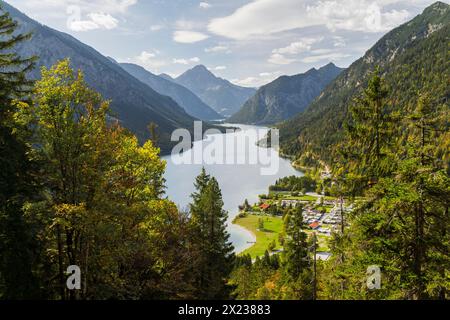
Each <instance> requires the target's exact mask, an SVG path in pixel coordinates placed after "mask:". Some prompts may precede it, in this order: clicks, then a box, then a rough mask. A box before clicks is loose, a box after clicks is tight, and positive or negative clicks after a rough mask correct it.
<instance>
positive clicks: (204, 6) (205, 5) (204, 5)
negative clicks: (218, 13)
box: [199, 2, 211, 9]
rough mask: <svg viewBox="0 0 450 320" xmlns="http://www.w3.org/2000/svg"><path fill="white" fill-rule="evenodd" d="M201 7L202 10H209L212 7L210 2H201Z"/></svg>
mask: <svg viewBox="0 0 450 320" xmlns="http://www.w3.org/2000/svg"><path fill="white" fill-rule="evenodd" d="M199 7H200V8H202V9H209V8H211V5H210V4H209V3H208V2H200V4H199Z"/></svg>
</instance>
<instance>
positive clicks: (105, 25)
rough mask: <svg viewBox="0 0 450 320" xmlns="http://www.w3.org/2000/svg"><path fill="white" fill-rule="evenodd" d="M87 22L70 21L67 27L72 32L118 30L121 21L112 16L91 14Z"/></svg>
mask: <svg viewBox="0 0 450 320" xmlns="http://www.w3.org/2000/svg"><path fill="white" fill-rule="evenodd" d="M87 18H88V19H86V20H78V19H70V20H68V22H67V27H68V28H69V29H70V30H72V31H79V32H83V31H90V30H96V29H106V30H111V29H115V28H117V26H118V25H119V21H118V20H117V19H116V18H114V17H113V16H112V15H110V14H106V13H89V14H88V15H87Z"/></svg>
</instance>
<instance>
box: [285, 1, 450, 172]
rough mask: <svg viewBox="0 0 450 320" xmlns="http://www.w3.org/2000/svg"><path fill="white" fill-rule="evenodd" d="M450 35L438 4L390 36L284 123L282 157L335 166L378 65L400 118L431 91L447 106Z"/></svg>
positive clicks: (449, 19)
mask: <svg viewBox="0 0 450 320" xmlns="http://www.w3.org/2000/svg"><path fill="white" fill-rule="evenodd" d="M449 33H450V6H449V5H448V4H445V3H442V2H437V3H435V4H434V5H432V6H430V7H428V8H427V9H426V10H425V11H424V12H423V13H422V14H421V15H419V16H417V17H416V18H414V19H413V20H411V21H410V22H407V23H405V24H404V25H402V26H400V27H398V28H396V29H394V30H392V31H391V32H389V33H388V34H386V35H385V36H384V37H383V38H382V39H380V40H379V41H378V42H377V43H376V44H375V45H374V46H373V47H372V48H371V49H370V50H368V51H367V53H366V54H365V55H364V57H362V58H360V59H359V60H357V61H355V62H354V63H353V64H352V65H351V66H350V67H349V68H348V69H346V70H345V71H343V72H342V73H341V74H340V75H339V76H338V78H337V79H336V80H335V81H334V82H332V83H331V84H330V85H329V86H328V87H327V88H326V89H325V90H324V92H323V93H322V94H321V95H320V97H319V98H318V99H316V100H315V101H314V102H313V103H312V104H311V105H310V106H309V108H308V109H307V110H306V111H305V112H303V113H301V114H299V115H298V116H296V117H294V118H292V119H290V120H288V121H286V122H285V123H282V124H281V125H280V147H281V151H282V153H284V154H285V155H288V156H290V157H294V158H296V159H298V160H299V163H300V164H304V165H308V163H309V162H311V159H316V160H317V159H320V160H323V161H326V162H328V163H329V164H331V163H332V162H333V160H334V157H335V156H336V155H337V154H338V153H339V148H338V146H339V142H340V141H341V140H342V139H343V136H344V129H345V128H344V127H345V123H346V122H347V121H348V120H349V117H350V112H349V107H350V106H351V105H352V103H353V101H354V99H355V98H357V97H358V96H359V95H360V94H361V93H362V92H363V90H364V88H365V87H366V86H367V84H368V81H369V79H370V74H371V72H372V71H373V70H374V69H375V68H377V67H379V70H380V72H381V74H382V75H383V77H384V78H385V81H386V83H387V85H388V86H389V88H390V90H389V92H388V96H387V101H388V103H389V104H390V105H391V106H392V108H394V109H395V111H396V112H397V113H399V118H402V119H406V118H407V117H408V115H409V114H410V113H411V112H412V110H413V109H414V107H415V105H416V101H417V99H418V94H419V93H420V92H428V93H429V95H430V98H431V99H432V100H433V101H432V103H433V105H441V106H442V105H445V104H447V105H448V99H449V96H450V92H449V86H448V83H449V75H450V63H449V61H450V60H449V52H448V41H449V39H448V35H449ZM440 110H441V111H444V110H445V108H440ZM444 115H445V114H443V113H441V116H444ZM400 125H402V123H400ZM405 129H406V128H405ZM443 147H445V146H444V145H442V146H441V148H443ZM304 162H306V163H304Z"/></svg>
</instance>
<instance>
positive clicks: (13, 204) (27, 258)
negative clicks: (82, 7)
mask: <svg viewBox="0 0 450 320" xmlns="http://www.w3.org/2000/svg"><path fill="white" fill-rule="evenodd" d="M16 29H17V23H16V22H15V21H13V20H12V19H11V17H10V16H9V14H8V13H6V12H4V11H3V9H2V7H1V4H0V298H2V297H3V298H6V299H22V298H30V297H39V294H40V293H39V289H38V286H39V283H38V280H37V279H36V277H35V276H34V275H33V273H32V267H33V263H35V262H37V259H36V255H35V253H34V250H35V249H38V243H36V239H35V235H34V232H33V228H32V226H31V225H30V223H29V222H28V221H27V219H26V218H25V217H24V214H23V210H22V209H23V205H24V203H25V201H26V200H27V199H30V198H31V197H32V196H33V195H34V193H35V192H36V190H37V189H36V186H35V184H34V178H33V172H34V171H35V163H34V162H32V161H31V160H30V159H29V158H28V153H29V151H30V148H29V146H28V145H27V143H26V141H25V140H24V138H25V137H26V136H27V135H28V131H27V128H26V127H24V126H22V124H21V123H19V122H17V121H16V119H15V117H14V114H15V112H16V104H17V103H18V101H24V100H27V99H28V96H29V93H30V90H31V85H32V83H31V82H30V81H28V80H27V79H26V74H27V72H28V71H29V70H30V69H31V68H32V67H33V60H34V59H33V58H29V59H24V58H22V57H19V56H18V55H17V54H15V53H14V48H15V47H16V46H17V45H18V44H19V43H20V42H22V41H25V40H27V39H28V38H29V37H30V35H24V34H19V35H16V34H15V31H16Z"/></svg>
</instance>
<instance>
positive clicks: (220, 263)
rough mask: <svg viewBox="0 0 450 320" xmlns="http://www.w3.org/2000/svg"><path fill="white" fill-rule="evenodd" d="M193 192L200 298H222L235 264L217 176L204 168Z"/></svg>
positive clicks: (192, 205)
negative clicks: (213, 175) (211, 175)
mask: <svg viewBox="0 0 450 320" xmlns="http://www.w3.org/2000/svg"><path fill="white" fill-rule="evenodd" d="M195 187H196V192H195V193H194V194H193V195H192V198H193V203H192V204H191V215H192V224H193V230H194V234H195V235H196V236H195V237H194V243H195V244H194V246H195V247H196V248H197V253H198V256H197V259H196V260H197V261H196V268H195V270H194V272H195V274H196V275H197V276H196V278H197V280H196V286H197V290H198V293H197V295H196V296H197V298H199V299H223V298H228V297H229V295H230V288H228V287H227V284H226V282H227V279H228V276H229V274H230V272H231V270H232V266H233V258H234V255H233V246H232V245H231V243H230V242H229V238H230V235H229V234H228V232H227V230H226V227H227V218H228V214H227V212H226V211H225V210H223V200H222V193H221V190H220V188H219V184H218V182H217V180H216V179H215V178H212V177H210V176H209V175H207V174H206V171H205V169H202V172H201V174H200V175H199V176H198V177H197V179H196V183H195Z"/></svg>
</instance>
